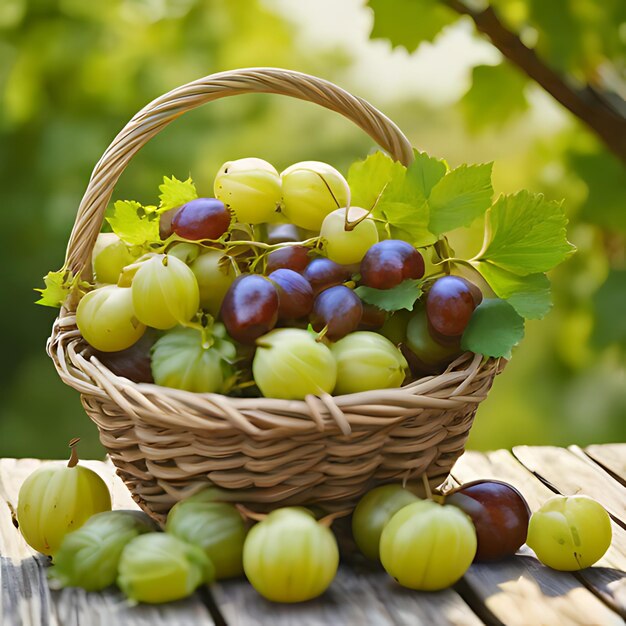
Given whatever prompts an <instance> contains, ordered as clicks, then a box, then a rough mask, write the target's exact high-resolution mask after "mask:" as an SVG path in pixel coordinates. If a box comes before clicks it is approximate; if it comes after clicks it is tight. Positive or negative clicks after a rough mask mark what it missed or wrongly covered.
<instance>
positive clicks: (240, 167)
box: [213, 158, 281, 224]
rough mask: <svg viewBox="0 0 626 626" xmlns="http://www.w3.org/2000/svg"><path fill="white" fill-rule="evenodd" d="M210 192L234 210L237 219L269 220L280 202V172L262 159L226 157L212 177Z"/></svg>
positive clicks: (249, 220)
mask: <svg viewBox="0 0 626 626" xmlns="http://www.w3.org/2000/svg"><path fill="white" fill-rule="evenodd" d="M213 192H214V193H215V197H216V198H217V199H218V200H221V201H222V202H223V203H224V204H225V205H226V206H227V207H229V208H231V209H232V210H233V211H234V212H235V217H236V219H237V221H238V222H240V223H244V224H263V223H264V222H269V221H271V219H272V217H273V215H274V213H275V212H276V210H277V208H278V207H279V205H280V200H281V183H280V176H279V175H278V172H277V171H276V169H275V168H274V166H273V165H271V164H270V163H268V162H267V161H264V160H263V159H256V158H247V159H238V160H236V161H227V162H226V163H224V165H222V167H220V169H219V171H218V173H217V176H216V177H215V182H214V183H213Z"/></svg>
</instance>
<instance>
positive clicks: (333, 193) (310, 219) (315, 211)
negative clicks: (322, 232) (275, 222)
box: [280, 161, 350, 231]
mask: <svg viewBox="0 0 626 626" xmlns="http://www.w3.org/2000/svg"><path fill="white" fill-rule="evenodd" d="M280 177H281V179H282V182H283V209H282V211H283V214H284V215H285V217H286V218H287V219H288V220H289V221H290V222H291V223H292V224H295V225H296V226H299V227H300V228H305V229H307V230H313V231H319V229H320V228H321V226H322V222H323V221H324V218H325V217H326V216H327V215H328V214H329V213H330V212H331V211H334V210H335V209H338V208H340V207H344V206H346V204H348V199H349V194H350V188H349V187H348V183H347V181H346V179H345V178H344V177H343V176H342V175H341V173H340V172H338V171H337V170H336V169H335V168H334V167H332V166H331V165H328V164H327V163H322V162H321V161H302V162H301V163H294V164H293V165H291V166H290V167H288V168H287V169H286V170H285V171H284V172H282V173H281V175H280Z"/></svg>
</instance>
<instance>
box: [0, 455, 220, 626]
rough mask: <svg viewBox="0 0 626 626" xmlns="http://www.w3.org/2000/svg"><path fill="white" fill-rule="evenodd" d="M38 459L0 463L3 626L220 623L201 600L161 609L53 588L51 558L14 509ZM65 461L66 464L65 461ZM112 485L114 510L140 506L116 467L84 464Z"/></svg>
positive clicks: (105, 594)
mask: <svg viewBox="0 0 626 626" xmlns="http://www.w3.org/2000/svg"><path fill="white" fill-rule="evenodd" d="M41 463H42V461H39V460H36V459H20V460H15V459H2V460H0V615H2V621H1V623H2V626H112V625H115V626H209V625H211V626H212V625H213V624H214V621H213V619H212V618H211V615H210V613H209V611H208V609H207V607H206V606H205V605H204V604H203V603H202V602H201V601H200V600H199V599H198V597H197V596H194V597H192V598H188V599H186V600H183V601H180V602H175V603H169V604H166V605H161V606H150V605H139V606H131V605H130V604H129V603H128V602H127V601H126V599H125V598H124V596H123V595H122V593H121V592H119V591H118V590H116V589H107V590H105V591H102V592H98V593H87V592H85V591H84V590H82V589H76V588H68V589H63V590H61V591H51V590H50V589H49V588H48V583H47V578H46V569H47V564H48V559H47V557H45V556H43V555H41V554H38V553H37V552H35V551H34V550H33V549H32V548H31V547H30V546H29V545H28V544H27V543H26V542H25V541H24V539H23V537H22V535H21V534H20V532H19V531H18V529H17V528H16V526H15V524H14V518H13V515H12V513H13V511H14V510H15V508H16V507H17V496H18V493H19V489H20V486H21V484H22V482H23V481H24V479H25V478H26V477H27V476H28V475H29V474H30V473H31V472H33V471H34V470H35V469H37V468H38V467H39V466H40V465H41ZM60 463H61V462H60ZM83 464H84V465H86V466H88V467H90V468H91V469H93V470H95V471H97V472H98V474H100V476H101V477H102V478H103V479H104V480H105V482H106V483H107V485H108V486H109V487H110V489H111V492H112V500H113V506H114V508H136V506H137V505H136V504H135V503H134V502H133V501H132V498H131V497H130V494H129V493H128V490H127V489H126V487H125V486H124V484H123V483H122V482H121V480H120V479H119V478H117V476H115V475H114V473H113V469H112V465H111V464H105V463H100V462H98V461H90V462H85V463H83Z"/></svg>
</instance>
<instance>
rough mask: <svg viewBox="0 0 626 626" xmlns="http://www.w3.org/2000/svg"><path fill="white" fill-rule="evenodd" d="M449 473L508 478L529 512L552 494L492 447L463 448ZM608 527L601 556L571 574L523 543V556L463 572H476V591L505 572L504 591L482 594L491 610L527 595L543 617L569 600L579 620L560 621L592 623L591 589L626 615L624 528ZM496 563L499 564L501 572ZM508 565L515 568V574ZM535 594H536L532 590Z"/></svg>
mask: <svg viewBox="0 0 626 626" xmlns="http://www.w3.org/2000/svg"><path fill="white" fill-rule="evenodd" d="M452 477H453V478H454V479H455V480H456V481H458V482H460V483H464V482H468V481H470V480H476V479H479V478H497V479H499V480H503V481H505V482H508V483H510V484H511V485H513V486H514V487H516V488H517V489H518V490H519V491H520V492H521V493H522V495H523V496H524V498H525V499H526V501H527V502H528V505H529V506H530V508H531V510H533V511H535V510H536V509H538V508H539V507H540V506H541V505H542V504H543V503H544V502H545V501H546V500H547V499H549V498H551V497H553V496H554V492H553V491H551V490H550V489H549V488H548V487H546V485H544V484H543V483H542V482H541V481H540V480H539V479H538V478H537V477H535V476H534V475H533V474H532V473H531V472H530V471H529V470H528V469H527V468H525V467H524V466H523V465H522V464H521V463H519V461H517V460H516V459H515V458H514V457H513V455H512V454H511V453H510V452H508V451H506V450H498V451H496V452H491V453H489V454H488V455H484V454H479V453H476V452H466V453H465V454H464V455H463V456H462V457H461V458H460V459H459V460H458V461H457V464H456V465H455V466H454V468H453V471H452ZM607 478H608V476H607ZM612 528H613V542H612V544H611V547H610V548H609V550H608V551H607V553H606V554H605V555H604V557H603V558H602V559H601V560H600V561H598V563H597V564H596V565H594V566H593V567H590V568H587V569H585V570H582V571H580V572H577V573H576V575H575V576H574V575H572V574H568V573H565V572H555V571H553V570H551V569H549V568H547V567H544V566H542V565H541V564H540V563H539V562H538V561H537V560H536V558H535V557H534V554H533V553H532V551H531V550H530V549H528V548H527V547H524V548H523V550H522V551H521V552H520V555H523V558H522V557H521V556H520V558H516V559H510V560H507V561H504V562H502V564H487V565H484V566H480V567H479V566H477V565H473V566H472V568H471V569H470V572H469V575H470V576H473V575H475V576H476V577H477V578H476V579H475V580H474V584H475V585H476V588H477V589H479V590H483V589H485V588H489V578H495V579H496V582H497V580H498V578H501V579H502V578H503V577H504V576H505V575H506V572H507V571H508V573H509V574H510V575H511V577H512V581H510V582H509V583H508V584H507V585H506V586H505V587H503V588H506V594H500V596H493V597H491V598H489V597H487V598H485V603H486V604H487V606H488V607H489V608H491V609H492V610H493V611H494V613H496V614H502V613H503V612H506V610H507V605H508V604H509V602H510V601H513V602H516V598H518V596H519V597H524V595H528V596H529V600H530V599H531V598H534V599H533V604H534V605H535V604H536V605H538V606H539V607H543V608H541V609H540V613H542V614H544V615H546V616H548V615H555V614H559V615H560V614H561V613H562V612H563V615H569V614H570V613H569V612H570V609H569V607H570V605H572V606H574V607H576V610H575V613H574V616H576V615H577V616H578V617H577V618H576V617H575V618H572V619H579V620H580V621H571V622H563V623H572V624H588V623H597V622H596V621H593V620H596V619H597V617H594V612H595V611H596V609H597V607H598V604H599V603H598V602H597V601H596V600H595V598H593V596H592V593H593V594H595V595H596V596H598V597H599V598H600V599H602V601H604V602H605V603H606V604H607V605H608V606H609V607H610V608H611V609H612V610H614V611H615V612H616V613H618V614H620V615H622V616H626V575H625V574H624V571H625V570H626V532H625V531H624V529H622V528H621V527H620V526H619V525H617V524H615V523H614V522H613V523H612ZM500 568H503V569H502V571H501V569H500ZM512 568H516V569H517V570H519V577H518V578H517V579H516V578H515V576H514V573H513V570H512ZM513 581H515V582H513ZM578 581H580V582H578ZM580 583H582V584H583V585H585V587H586V588H587V589H588V590H589V591H587V589H585V588H580V587H581V585H580ZM546 589H551V590H552V591H553V593H544V592H543V591H542V590H546ZM559 589H560V590H561V593H556V590H559ZM539 592H541V593H539ZM590 592H591V593H590ZM538 593H539V595H537V594H538ZM496 605H497V607H496ZM555 612H556V613H555ZM520 615H523V618H520V619H525V618H526V613H521V614H520ZM598 615H599V614H598ZM568 619H569V618H568ZM607 619H614V617H613V616H610V618H609V617H607ZM620 619H621V618H620ZM585 620H591V621H585ZM505 623H507V624H508V623H509V622H507V621H506V620H505ZM540 623H547V624H550V623H559V624H560V623H561V622H559V621H558V620H557V621H554V622H550V621H548V622H540ZM600 623H604V622H600ZM607 623H613V622H610V621H609V622H607ZM620 623H622V622H620Z"/></svg>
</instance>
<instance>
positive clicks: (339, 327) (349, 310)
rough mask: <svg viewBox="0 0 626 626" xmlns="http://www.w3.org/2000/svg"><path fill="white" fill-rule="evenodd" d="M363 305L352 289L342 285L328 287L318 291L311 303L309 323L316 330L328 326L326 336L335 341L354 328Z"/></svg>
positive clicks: (359, 317)
mask: <svg viewBox="0 0 626 626" xmlns="http://www.w3.org/2000/svg"><path fill="white" fill-rule="evenodd" d="M362 315H363V305H362V303H361V299H360V298H359V296H357V295H356V294H355V293H354V291H352V289H349V288H348V287H345V286H343V285H337V286H335V287H329V288H328V289H325V290H324V291H322V293H320V294H319V295H318V296H317V297H316V298H315V302H314V303H313V312H312V313H311V324H312V325H313V328H314V329H315V330H316V331H318V332H319V331H321V330H322V329H323V328H325V327H328V328H327V331H326V337H328V338H329V339H330V340H331V341H337V340H338V339H341V338H342V337H345V336H346V335H347V334H348V333H351V332H352V331H353V330H356V328H357V326H358V325H359V322H360V321H361V316H362Z"/></svg>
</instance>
